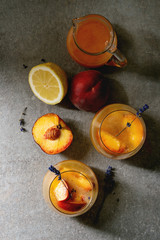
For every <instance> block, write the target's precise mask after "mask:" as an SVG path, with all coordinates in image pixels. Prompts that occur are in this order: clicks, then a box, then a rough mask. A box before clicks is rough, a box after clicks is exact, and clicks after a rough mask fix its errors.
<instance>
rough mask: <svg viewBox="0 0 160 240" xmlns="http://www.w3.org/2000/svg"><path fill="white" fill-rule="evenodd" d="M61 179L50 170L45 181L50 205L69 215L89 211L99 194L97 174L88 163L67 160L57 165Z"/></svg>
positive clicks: (44, 191) (46, 198) (45, 195)
mask: <svg viewBox="0 0 160 240" xmlns="http://www.w3.org/2000/svg"><path fill="white" fill-rule="evenodd" d="M55 167H56V169H58V170H59V171H60V173H61V179H59V178H58V176H56V175H55V174H54V173H53V172H51V171H48V172H47V174H46V175H45V177H44V181H43V195H44V198H45V200H46V202H47V203H49V205H50V207H51V208H52V209H54V210H55V211H56V212H58V213H61V214H63V215H67V216H78V215H81V214H83V213H85V212H86V211H88V210H89V209H90V208H91V206H92V205H93V204H94V202H95V200H96V198H97V194H98V182H97V179H96V176H95V174H94V173H93V171H92V170H91V168H89V167H88V166H87V165H85V164H84V163H82V162H79V161H76V160H66V161H63V162H60V163H58V164H56V165H55Z"/></svg>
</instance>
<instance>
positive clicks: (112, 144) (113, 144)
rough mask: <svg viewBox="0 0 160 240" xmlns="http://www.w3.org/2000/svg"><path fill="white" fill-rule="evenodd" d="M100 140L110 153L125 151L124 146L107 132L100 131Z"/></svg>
mask: <svg viewBox="0 0 160 240" xmlns="http://www.w3.org/2000/svg"><path fill="white" fill-rule="evenodd" d="M101 139H102V142H103V144H104V145H105V146H106V147H107V148H108V149H109V150H111V151H112V152H115V153H123V152H124V151H125V148H126V147H125V145H124V144H122V143H121V142H120V141H119V140H118V138H116V137H115V136H113V135H112V134H110V133H108V132H107V131H101Z"/></svg>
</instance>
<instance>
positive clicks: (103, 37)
mask: <svg viewBox="0 0 160 240" xmlns="http://www.w3.org/2000/svg"><path fill="white" fill-rule="evenodd" d="M106 22H107V20H106V19H105V18H104V17H103V16H100V15H96V14H95V15H94V14H92V15H88V17H86V20H85V21H82V22H80V23H79V24H78V27H77V31H76V33H75V35H74V28H73V27H71V29H70V31H69V33H68V36H67V49H68V52H69V54H70V55H71V57H72V58H73V59H74V60H75V61H76V62H78V63H79V64H81V65H83V66H85V67H99V66H102V65H104V64H105V63H106V62H108V60H109V59H110V58H111V57H112V54H111V53H109V52H107V51H105V49H106V48H107V46H108V45H109V43H110V42H112V44H113V47H111V49H110V50H114V49H116V47H117V37H116V34H115V32H114V37H113V36H112V34H111V29H110V28H109V27H108V24H109V25H110V23H109V22H107V23H108V24H107V23H106ZM73 35H74V36H75V37H74V36H73ZM111 38H113V39H111ZM85 51H86V52H88V53H90V54H87V53H85ZM95 53H99V54H95ZM100 53H102V54H100Z"/></svg>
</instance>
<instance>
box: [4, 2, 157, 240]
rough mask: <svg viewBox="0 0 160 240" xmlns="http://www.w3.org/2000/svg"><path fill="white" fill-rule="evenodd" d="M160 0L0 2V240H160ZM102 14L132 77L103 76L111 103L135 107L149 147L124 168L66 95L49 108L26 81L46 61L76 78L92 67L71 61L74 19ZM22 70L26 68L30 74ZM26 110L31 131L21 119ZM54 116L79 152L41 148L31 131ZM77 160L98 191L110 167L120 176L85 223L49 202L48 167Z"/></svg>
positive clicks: (113, 72) (111, 72) (117, 72)
mask: <svg viewBox="0 0 160 240" xmlns="http://www.w3.org/2000/svg"><path fill="white" fill-rule="evenodd" d="M159 12H160V1H158V0H154V1H149V0H145V1H144V0H122V1H120V0H119V1H116V0H112V1H111V0H100V1H94V0H93V1H91V0H88V1H84V0H81V1H78V0H66V1H65V0H57V1H56V0H52V1H49V0H48V1H45V0H44V1H41V0H39V1H38V0H35V1H31V0H28V1H24V0H21V1H20V0H19V1H18V0H17V1H16V0H12V1H11V0H1V1H0V129H1V130H0V131H1V132H0V173H1V175H0V176H1V180H0V239H1V240H49V239H53V240H60V239H64V240H73V239H76V240H84V239H85V240H91V239H95V240H97V239H99V240H101V239H107V240H139V239H141V240H158V239H159V238H160V227H159V226H160V211H159V209H160V175H159V173H160V151H159V148H160V83H159V80H160V78H159V71H160V60H159V52H160V44H159V42H160V30H159V24H160V15H159ZM89 13H98V14H101V15H104V16H105V17H107V18H108V19H109V20H110V21H111V22H112V23H113V26H114V28H115V30H116V32H117V35H118V43H119V48H120V49H121V50H122V52H123V53H124V54H125V55H126V57H127V59H128V66H127V67H126V68H125V69H116V68H114V69H113V68H107V67H105V68H101V69H100V71H102V72H103V73H104V75H105V76H106V77H108V79H109V82H110V87H111V97H110V100H109V102H112V103H113V102H120V103H125V104H129V105H131V106H132V107H134V108H136V109H138V108H139V107H141V106H142V105H143V104H145V103H148V104H149V105H150V109H149V110H148V111H147V112H145V113H144V120H145V123H146V126H147V139H146V142H145V145H144V146H143V148H142V150H141V151H140V152H139V153H138V154H136V155H135V156H134V157H132V158H130V159H128V160H125V161H114V160H109V159H107V158H105V157H104V156H102V155H100V154H99V153H97V152H96V150H95V149H94V147H93V146H92V144H91V141H90V137H89V128H90V124H91V121H92V118H93V116H94V114H93V113H87V112H84V111H79V110H77V109H75V108H74V107H73V106H72V105H71V103H70V102H69V100H68V98H67V97H66V98H65V99H64V100H63V102H62V103H60V104H58V105H56V106H49V105H46V104H45V103H43V102H41V101H39V100H38V99H37V98H36V97H35V96H34V95H33V93H32V91H31V90H30V87H29V84H28V73H29V71H30V69H31V68H32V67H33V66H34V65H37V64H39V63H41V59H42V58H44V59H46V61H52V62H55V63H56V64H58V65H60V66H61V67H62V68H63V69H64V70H65V71H66V73H67V75H68V78H69V79H70V78H71V77H72V76H74V75H75V74H76V73H78V72H80V71H83V70H84V69H85V68H83V67H81V66H79V65H78V64H77V63H75V62H74V61H72V59H71V58H70V56H69V54H68V52H67V49H66V36H67V32H68V30H69V28H70V26H71V19H72V18H73V17H79V16H83V15H86V14H89ZM23 64H25V65H27V66H28V68H26V69H24V68H23ZM24 107H28V109H27V115H26V116H25V119H26V129H27V132H26V133H22V132H20V128H19V118H20V117H21V113H22V111H23V109H24ZM49 112H54V113H56V114H58V115H59V116H60V117H61V118H62V119H64V120H65V121H66V122H67V123H68V125H69V126H70V127H71V129H72V131H73V134H74V141H73V143H72V145H71V146H70V147H69V148H68V149H67V150H66V151H65V152H63V153H61V154H58V155H55V156H50V155H47V154H45V153H44V152H42V151H41V149H40V148H39V147H38V146H37V145H36V144H35V143H34V141H33V138H32V134H31V129H32V126H33V124H34V122H35V120H36V119H37V118H38V117H40V116H41V115H43V114H46V113H49ZM65 159H77V160H80V161H82V162H84V163H86V164H88V165H89V166H91V167H92V168H93V170H94V171H95V173H96V175H97V177H98V181H99V184H100V187H101V183H102V181H103V176H104V169H106V168H107V167H108V166H109V165H111V166H112V167H114V168H115V169H116V174H115V180H116V188H115V190H114V193H112V194H110V195H109V196H108V197H107V198H106V201H105V204H104V206H103V209H102V211H101V214H100V217H99V221H98V223H97V224H94V223H93V222H94V218H95V215H96V212H97V210H98V206H99V204H100V201H101V195H99V197H98V200H97V202H96V204H95V205H94V206H93V208H92V209H91V210H90V211H89V212H88V213H86V214H85V215H82V216H80V217H76V218H66V217H63V216H59V215H57V214H56V213H54V212H52V211H51V210H50V209H49V208H48V206H47V205H46V204H45V202H44V200H43V196H42V181H43V177H44V175H45V173H46V171H47V168H48V167H49V166H50V164H55V163H57V162H59V161H61V160H65Z"/></svg>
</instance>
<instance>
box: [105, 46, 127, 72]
mask: <svg viewBox="0 0 160 240" xmlns="http://www.w3.org/2000/svg"><path fill="white" fill-rule="evenodd" d="M110 53H111V54H112V57H111V58H110V59H109V61H108V62H107V63H106V64H105V65H109V66H116V67H120V68H122V67H124V66H126V65H127V59H126V57H125V56H124V55H123V54H122V53H121V52H120V50H119V49H116V50H115V51H114V52H110Z"/></svg>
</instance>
